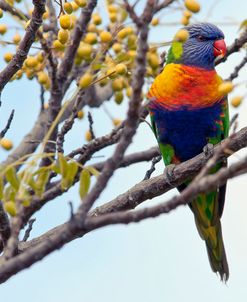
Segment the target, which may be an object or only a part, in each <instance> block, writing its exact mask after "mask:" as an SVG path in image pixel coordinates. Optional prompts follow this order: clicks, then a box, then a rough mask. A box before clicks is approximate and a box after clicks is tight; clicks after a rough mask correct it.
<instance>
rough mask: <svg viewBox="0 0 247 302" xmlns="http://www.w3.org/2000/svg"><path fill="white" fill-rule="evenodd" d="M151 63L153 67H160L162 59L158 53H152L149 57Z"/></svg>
mask: <svg viewBox="0 0 247 302" xmlns="http://www.w3.org/2000/svg"><path fill="white" fill-rule="evenodd" d="M148 61H149V64H150V66H151V67H152V68H153V69H156V68H157V67H159V64H160V60H159V57H158V55H157V54H154V53H151V54H150V56H149V58H148Z"/></svg>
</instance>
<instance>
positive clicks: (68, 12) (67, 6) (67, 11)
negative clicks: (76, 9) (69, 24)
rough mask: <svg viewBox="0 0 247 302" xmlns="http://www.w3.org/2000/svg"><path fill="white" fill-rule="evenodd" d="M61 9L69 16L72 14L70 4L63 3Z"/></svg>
mask: <svg viewBox="0 0 247 302" xmlns="http://www.w3.org/2000/svg"><path fill="white" fill-rule="evenodd" d="M63 8H64V10H65V12H66V13H67V14H69V15H70V14H72V13H73V6H72V4H71V3H70V2H65V3H64V5H63Z"/></svg>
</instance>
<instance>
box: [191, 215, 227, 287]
mask: <svg viewBox="0 0 247 302" xmlns="http://www.w3.org/2000/svg"><path fill="white" fill-rule="evenodd" d="M195 221H196V225H197V229H198V231H199V234H200V236H201V237H202V239H203V240H204V241H205V243H206V248H207V252H208V259H209V263H210V266H211V268H212V270H213V272H215V273H219V275H220V278H221V280H222V281H225V282H226V281H227V280H228V278H229V268H228V263H227V258H226V252H225V247H224V242H223V237H222V232H221V223H220V220H219V221H218V222H217V224H216V225H214V226H210V227H204V226H203V225H201V224H200V223H199V222H198V221H197V219H195Z"/></svg>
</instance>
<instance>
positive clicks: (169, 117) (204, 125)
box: [150, 103, 222, 161]
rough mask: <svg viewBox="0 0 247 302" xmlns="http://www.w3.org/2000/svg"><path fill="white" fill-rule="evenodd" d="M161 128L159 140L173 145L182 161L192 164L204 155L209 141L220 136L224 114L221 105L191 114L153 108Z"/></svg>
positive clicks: (158, 126) (184, 110)
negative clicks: (197, 157)
mask: <svg viewBox="0 0 247 302" xmlns="http://www.w3.org/2000/svg"><path fill="white" fill-rule="evenodd" d="M150 111H151V112H152V114H153V118H154V122H155V124H156V127H157V135H158V140H159V141H160V142H161V143H163V144H170V145H171V146H173V148H174V149H175V154H176V156H177V157H178V159H180V160H181V161H185V160H188V159H190V158H192V157H194V156H196V155H197V154H199V153H201V152H202V151H203V147H204V146H205V145H206V144H207V143H208V138H211V137H215V136H217V135H219V127H218V126H217V121H219V120H220V114H221V112H222V109H221V104H220V103H217V104H214V105H213V106H211V107H207V108H202V109H196V110H188V109H187V108H181V109H180V110H176V111H175V110H167V109H165V108H163V107H161V106H159V105H157V104H155V106H152V108H150Z"/></svg>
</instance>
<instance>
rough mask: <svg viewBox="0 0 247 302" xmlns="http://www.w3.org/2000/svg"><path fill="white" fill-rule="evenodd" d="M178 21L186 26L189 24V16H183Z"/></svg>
mask: <svg viewBox="0 0 247 302" xmlns="http://www.w3.org/2000/svg"><path fill="white" fill-rule="evenodd" d="M180 22H181V24H183V25H184V26H186V25H188V24H189V22H190V20H189V18H187V17H185V16H183V17H182V19H181V21H180Z"/></svg>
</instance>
